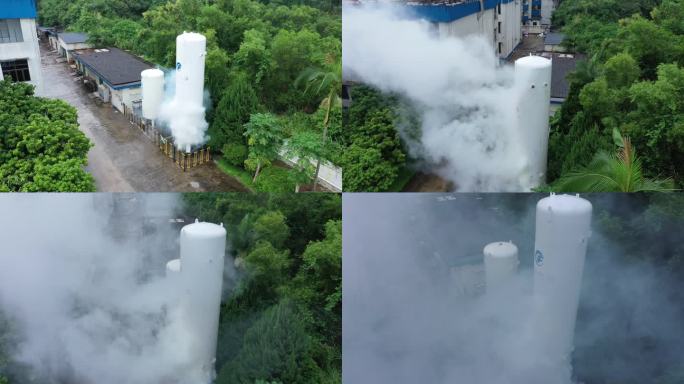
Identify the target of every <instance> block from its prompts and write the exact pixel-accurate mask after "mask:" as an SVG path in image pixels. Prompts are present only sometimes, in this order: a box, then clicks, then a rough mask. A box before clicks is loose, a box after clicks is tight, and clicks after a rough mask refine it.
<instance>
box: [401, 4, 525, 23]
mask: <svg viewBox="0 0 684 384" xmlns="http://www.w3.org/2000/svg"><path fill="white" fill-rule="evenodd" d="M512 1H513V0H486V1H480V0H417V1H416V0H410V1H407V2H406V3H405V4H406V6H407V8H406V9H407V10H408V13H409V16H412V17H414V18H419V19H425V20H428V21H431V22H433V23H450V22H452V21H454V20H458V19H460V18H463V17H466V16H469V15H472V14H475V13H478V12H480V11H483V10H487V9H492V8H495V7H496V6H497V5H498V4H508V3H510V2H512ZM481 7H483V8H484V9H481Z"/></svg>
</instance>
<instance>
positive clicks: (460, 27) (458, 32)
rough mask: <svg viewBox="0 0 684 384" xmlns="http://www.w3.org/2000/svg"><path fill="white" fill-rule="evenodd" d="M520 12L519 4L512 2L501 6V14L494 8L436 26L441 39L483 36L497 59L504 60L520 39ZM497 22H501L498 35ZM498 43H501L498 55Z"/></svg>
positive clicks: (520, 6)
mask: <svg viewBox="0 0 684 384" xmlns="http://www.w3.org/2000/svg"><path fill="white" fill-rule="evenodd" d="M521 12H522V5H521V3H520V2H515V1H513V2H510V3H508V4H501V14H499V12H498V9H497V8H496V7H495V8H492V9H487V10H485V11H484V12H478V13H475V14H472V15H468V16H465V17H462V18H460V19H457V20H454V21H452V22H449V23H437V24H436V26H437V31H438V34H439V36H441V37H448V36H455V37H463V36H468V35H481V36H484V37H485V39H486V40H487V41H488V42H490V44H491V45H492V48H493V49H494V52H495V53H496V54H497V55H498V56H499V57H501V58H505V57H507V56H508V55H510V54H511V52H513V49H514V48H515V47H516V46H517V45H518V44H519V43H520V41H521V39H522V31H521V24H520V19H521V17H522V16H521ZM499 22H501V32H500V33H499ZM499 43H501V52H500V53H499Z"/></svg>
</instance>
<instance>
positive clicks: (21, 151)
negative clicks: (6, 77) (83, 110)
mask: <svg viewBox="0 0 684 384" xmlns="http://www.w3.org/2000/svg"><path fill="white" fill-rule="evenodd" d="M90 147H91V143H90V140H88V138H87V137H86V136H85V135H84V134H83V133H82V132H81V131H80V130H79V128H78V120H77V115H76V109H74V108H73V107H71V106H70V105H68V104H67V103H66V102H64V101H61V100H48V99H42V98H39V97H35V96H33V86H31V85H29V84H25V83H12V82H10V81H0V190H5V191H26V192H35V191H46V192H87V191H93V190H95V183H94V180H93V177H92V176H91V175H90V174H89V173H87V172H86V171H85V169H84V167H85V166H86V164H87V155H88V150H89V149H90Z"/></svg>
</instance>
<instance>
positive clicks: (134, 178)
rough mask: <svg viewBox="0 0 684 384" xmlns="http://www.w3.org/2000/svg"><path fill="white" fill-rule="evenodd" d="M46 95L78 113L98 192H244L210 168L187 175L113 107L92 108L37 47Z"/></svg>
mask: <svg viewBox="0 0 684 384" xmlns="http://www.w3.org/2000/svg"><path fill="white" fill-rule="evenodd" d="M41 57H42V68H43V79H44V81H45V95H44V96H46V97H50V98H57V99H62V100H64V101H66V102H68V103H69V104H71V105H72V106H74V107H75V108H76V109H77V110H78V122H79V125H80V129H81V131H83V133H85V134H86V136H88V138H89V139H90V140H91V141H92V142H93V143H94V144H95V146H94V147H93V148H91V149H90V152H88V166H87V167H86V169H87V170H88V172H90V173H91V174H92V175H93V177H94V178H95V183H96V186H97V190H98V191H100V192H193V191H194V192H202V191H247V188H245V186H243V185H242V184H241V183H240V182H239V181H238V180H237V179H235V178H233V177H231V176H229V175H227V174H225V173H223V172H222V171H221V170H220V169H218V168H217V167H216V165H215V164H214V163H209V164H203V165H201V166H198V167H196V168H192V169H190V170H188V171H186V172H183V171H182V170H180V169H178V167H177V166H176V165H175V164H174V163H173V161H171V159H169V158H167V157H165V156H164V155H162V153H161V152H160V151H159V149H158V148H157V147H156V146H155V145H154V143H152V141H150V140H149V139H148V138H147V137H146V136H145V135H143V134H142V132H140V130H139V129H137V128H135V127H134V126H132V125H131V124H130V123H129V122H128V119H126V118H125V117H124V116H123V115H122V114H121V113H119V112H117V111H116V110H115V109H114V108H113V107H112V106H111V104H102V105H98V104H96V103H95V102H94V101H93V99H91V98H90V97H89V96H88V92H87V91H86V90H85V88H84V87H83V85H82V83H80V82H77V81H74V77H73V76H72V74H71V70H70V68H69V67H68V66H67V64H66V63H58V62H57V61H56V58H57V54H56V53H53V52H51V51H50V49H49V48H48V47H47V45H42V46H41Z"/></svg>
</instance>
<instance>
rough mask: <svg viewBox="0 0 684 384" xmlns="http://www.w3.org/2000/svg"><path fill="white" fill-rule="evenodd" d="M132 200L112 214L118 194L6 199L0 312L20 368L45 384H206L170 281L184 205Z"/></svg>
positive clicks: (162, 198)
mask: <svg viewBox="0 0 684 384" xmlns="http://www.w3.org/2000/svg"><path fill="white" fill-rule="evenodd" d="M131 199H134V200H137V202H138V203H137V204H133V205H126V204H123V205H119V206H118V208H117V209H118V210H119V211H112V210H113V208H112V207H113V206H116V204H113V201H112V195H110V194H101V195H92V194H88V195H70V194H43V195H40V194H39V195H35V194H31V195H22V194H15V195H7V196H3V197H2V198H0V212H3V220H2V222H1V223H0V243H1V244H2V249H1V250H0V312H2V313H3V315H4V316H6V317H8V318H9V320H10V322H11V323H12V324H14V325H15V326H16V330H17V332H18V335H17V337H18V339H19V340H20V342H19V344H18V345H16V346H14V350H13V351H11V352H12V356H11V359H12V360H14V361H15V363H20V364H26V365H28V366H29V367H30V370H31V375H32V376H33V377H35V379H36V380H37V381H36V382H40V383H46V384H53V383H66V382H68V383H75V384H94V383H98V384H121V383H127V384H154V383H178V384H197V383H201V382H202V381H201V379H198V378H201V377H202V376H201V374H202V372H200V371H199V370H198V369H195V367H191V366H188V365H189V363H188V362H192V361H193V359H192V357H191V356H186V355H187V353H188V352H187V351H188V350H189V348H188V345H189V344H190V343H191V342H192V340H191V337H192V335H190V334H188V332H187V331H186V330H185V329H184V327H183V326H182V324H181V322H180V320H179V319H180V315H179V313H178V310H177V307H176V306H175V305H173V304H174V303H176V302H177V298H176V297H177V295H178V293H177V292H176V291H175V287H173V286H171V285H170V284H169V281H168V280H166V279H164V266H165V263H166V261H167V260H169V259H171V258H175V257H177V256H178V255H177V254H175V253H173V250H176V252H177V245H176V244H177V241H178V229H177V228H172V227H171V226H170V225H169V224H168V219H169V218H171V217H173V209H174V207H175V206H176V201H175V198H174V197H172V195H148V196H143V195H134V196H133V195H132V197H131ZM112 212H114V213H112ZM122 212H123V213H122ZM150 218H152V219H154V218H156V219H158V220H157V221H155V220H151V221H150ZM143 219H145V223H146V224H145V225H143ZM142 232H144V233H145V234H144V236H143V235H142Z"/></svg>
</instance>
